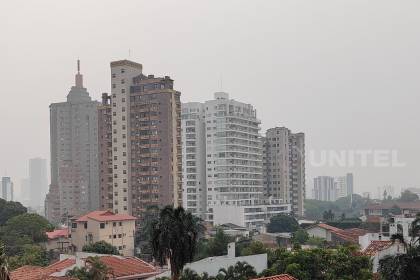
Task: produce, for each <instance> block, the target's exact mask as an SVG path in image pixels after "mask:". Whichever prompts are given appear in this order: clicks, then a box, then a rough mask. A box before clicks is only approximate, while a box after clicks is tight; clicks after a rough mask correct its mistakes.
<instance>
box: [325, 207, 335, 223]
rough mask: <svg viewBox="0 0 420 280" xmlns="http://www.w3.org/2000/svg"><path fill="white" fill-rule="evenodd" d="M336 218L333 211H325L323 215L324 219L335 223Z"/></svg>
mask: <svg viewBox="0 0 420 280" xmlns="http://www.w3.org/2000/svg"><path fill="white" fill-rule="evenodd" d="M334 217H335V215H334V212H333V211H332V210H331V209H329V210H328V211H324V213H323V214H322V218H323V219H324V220H326V221H333V220H334Z"/></svg>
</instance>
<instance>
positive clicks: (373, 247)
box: [362, 240, 392, 256]
mask: <svg viewBox="0 0 420 280" xmlns="http://www.w3.org/2000/svg"><path fill="white" fill-rule="evenodd" d="M391 246H392V241H390V240H386V241H385V240H373V241H371V242H370V244H369V246H367V247H366V249H364V250H363V251H362V254H363V255H365V256H374V255H375V254H376V253H377V252H380V251H382V250H385V249H387V248H389V247H391Z"/></svg>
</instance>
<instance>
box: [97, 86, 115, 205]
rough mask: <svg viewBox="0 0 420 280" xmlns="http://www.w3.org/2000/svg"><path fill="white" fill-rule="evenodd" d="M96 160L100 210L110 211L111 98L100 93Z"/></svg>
mask: <svg viewBox="0 0 420 280" xmlns="http://www.w3.org/2000/svg"><path fill="white" fill-rule="evenodd" d="M98 159H99V198H100V200H99V202H100V209H103V210H112V209H113V208H114V206H113V203H114V201H113V186H112V182H113V179H112V107H111V96H110V95H108V94H107V93H102V104H101V105H100V106H98Z"/></svg>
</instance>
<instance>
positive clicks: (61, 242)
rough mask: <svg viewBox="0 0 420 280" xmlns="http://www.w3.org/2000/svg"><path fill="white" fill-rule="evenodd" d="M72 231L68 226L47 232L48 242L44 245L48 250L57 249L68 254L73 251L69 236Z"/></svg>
mask: <svg viewBox="0 0 420 280" xmlns="http://www.w3.org/2000/svg"><path fill="white" fill-rule="evenodd" d="M69 233H70V231H69V229H68V228H62V229H56V230H54V231H51V232H47V233H46V234H47V238H48V239H47V242H45V244H44V246H45V249H46V250H47V251H51V250H53V251H57V252H60V253H62V254H67V253H70V252H71V251H72V245H71V241H70V238H69V235H70V234H69Z"/></svg>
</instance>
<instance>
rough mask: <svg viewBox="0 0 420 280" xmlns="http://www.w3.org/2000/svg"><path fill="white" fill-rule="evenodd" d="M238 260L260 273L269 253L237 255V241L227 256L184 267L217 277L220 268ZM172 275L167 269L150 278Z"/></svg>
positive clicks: (231, 245) (230, 245) (229, 247)
mask: <svg viewBox="0 0 420 280" xmlns="http://www.w3.org/2000/svg"><path fill="white" fill-rule="evenodd" d="M238 262H246V263H248V264H249V265H251V266H252V267H254V269H255V271H256V272H257V273H258V274H259V273H261V272H262V271H263V270H265V269H267V254H259V255H251V256H243V257H235V243H229V244H228V254H227V255H226V256H216V257H209V258H205V259H202V260H199V261H196V262H193V263H188V264H186V265H185V267H184V269H187V268H188V269H191V270H193V271H195V272H197V273H198V274H199V275H201V274H203V273H204V272H206V273H207V274H208V276H210V277H215V276H217V274H219V270H220V269H222V268H224V269H228V267H229V266H234V265H236V264H237V263H238ZM170 275H171V272H170V271H166V272H164V273H162V274H159V275H156V276H154V277H151V278H149V279H155V278H160V277H170Z"/></svg>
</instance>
